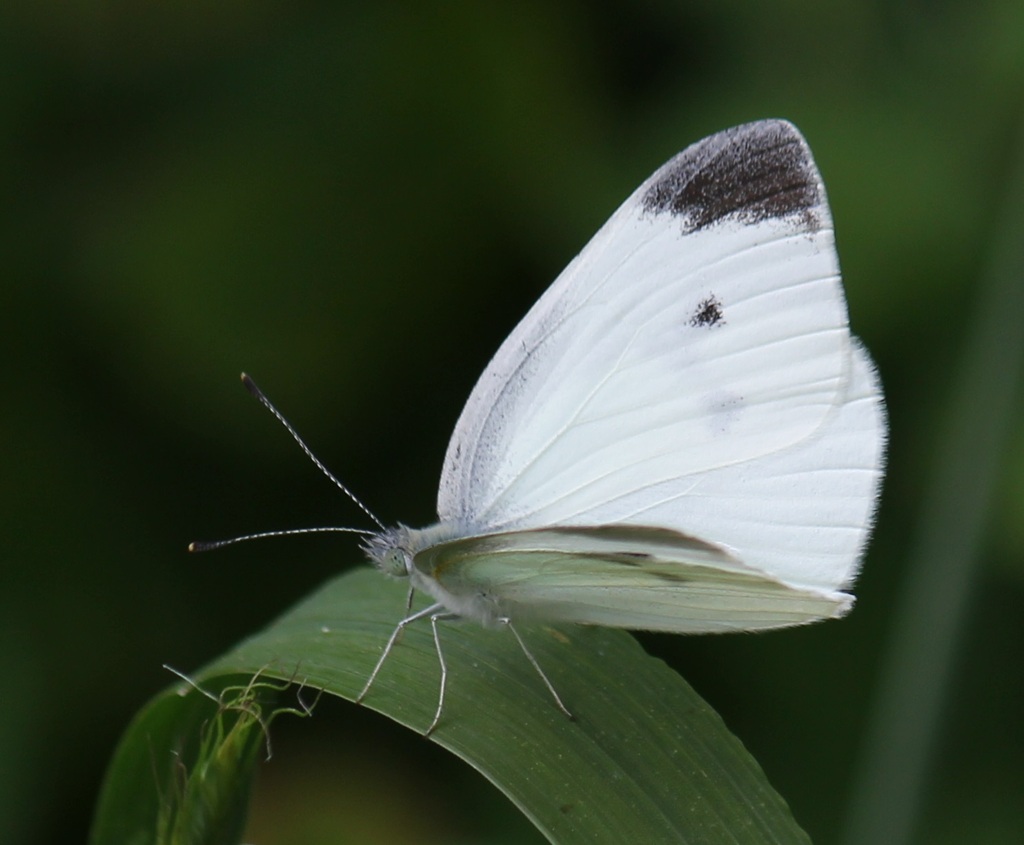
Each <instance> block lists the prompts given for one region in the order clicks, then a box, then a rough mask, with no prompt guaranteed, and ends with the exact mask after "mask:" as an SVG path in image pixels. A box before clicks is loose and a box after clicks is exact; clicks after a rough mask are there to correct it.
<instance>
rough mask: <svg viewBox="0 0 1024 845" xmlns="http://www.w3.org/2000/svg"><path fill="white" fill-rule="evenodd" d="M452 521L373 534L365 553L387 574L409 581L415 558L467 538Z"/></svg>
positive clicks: (403, 527) (365, 547)
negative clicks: (427, 549)
mask: <svg viewBox="0 0 1024 845" xmlns="http://www.w3.org/2000/svg"><path fill="white" fill-rule="evenodd" d="M464 535H465V532H460V531H459V530H458V528H457V527H456V526H455V525H454V524H453V523H450V522H442V523H438V524H436V525H431V526H430V527H428V528H409V526H407V525H402V524H401V523H399V524H398V525H396V526H395V527H394V528H386V529H385V530H383V531H381V532H379V533H377V534H372V535H370V536H369V537H368V538H367V540H366V542H365V543H364V544H363V551H364V552H365V553H366V556H367V557H368V558H369V559H370V560H371V561H372V563H373V565H374V566H376V567H377V568H378V569H379V570H380V571H381V572H383V573H384V574H385V575H391V576H393V577H396V578H405V577H408V576H410V575H412V574H413V573H414V571H415V567H414V565H413V558H414V557H415V556H416V554H417V553H419V552H420V551H422V550H423V549H426V548H429V547H430V546H435V545H437V544H438V543H443V542H445V541H446V540H451V539H453V538H455V537H458V536H464Z"/></svg>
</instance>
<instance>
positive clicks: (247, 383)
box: [242, 373, 263, 399]
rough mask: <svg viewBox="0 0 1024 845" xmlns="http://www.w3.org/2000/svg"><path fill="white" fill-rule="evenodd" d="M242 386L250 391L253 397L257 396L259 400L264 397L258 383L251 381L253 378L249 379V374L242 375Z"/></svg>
mask: <svg viewBox="0 0 1024 845" xmlns="http://www.w3.org/2000/svg"><path fill="white" fill-rule="evenodd" d="M242 386H243V387H244V388H245V389H246V390H248V391H249V392H250V393H251V394H252V395H253V396H255V397H256V398H257V399H259V398H260V396H262V395H263V391H261V390H260V389H259V388H258V387H257V386H256V382H254V381H253V380H252V379H251V378H250V377H249V374H248V373H242Z"/></svg>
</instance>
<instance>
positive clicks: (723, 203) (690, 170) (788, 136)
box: [641, 120, 824, 233]
mask: <svg viewBox="0 0 1024 845" xmlns="http://www.w3.org/2000/svg"><path fill="white" fill-rule="evenodd" d="M641 203H642V206H643V210H644V211H645V212H647V213H650V214H666V213H667V214H672V215H674V216H677V217H679V218H681V221H682V224H683V230H684V232H687V233H688V232H694V231H697V230H699V229H704V228H706V227H708V226H711V225H713V224H714V223H717V222H719V221H720V220H725V219H730V218H731V219H735V220H740V221H742V222H744V223H749V224H753V223H760V222H762V221H764V220H770V219H774V218H792V217H801V218H803V220H804V224H805V226H806V227H807V228H808V229H809V230H811V231H814V230H816V229H817V228H818V227H819V226H820V220H819V219H818V217H817V216H816V215H815V214H814V209H815V207H817V206H820V205H822V204H823V203H824V196H823V191H822V188H821V179H820V177H819V175H818V170H817V168H816V167H815V165H814V160H813V158H812V157H811V151H810V149H809V148H808V147H807V142H806V141H804V139H803V136H802V135H801V134H800V133H799V131H797V129H796V127H795V126H793V125H792V124H790V123H787V122H786V121H783V120H762V121H758V122H756V123H746V124H744V125H742V126H736V127H733V128H732V129H726V130H725V131H724V132H719V133H717V134H715V135H712V136H710V137H709V138H705V139H704V140H703V141H698V142H697V143H696V144H693V145H692V146H690V147H687V148H686V149H685V150H683V152H681V153H680V154H679V155H677V156H676V157H675V158H674V159H672V160H671V161H670V162H668V164H666V165H665V166H664V167H662V168H661V170H659V171H658V172H657V173H656V174H655V175H654V176H653V177H652V181H651V184H650V186H649V187H648V188H647V190H646V191H645V192H644V194H643V196H642V197H641Z"/></svg>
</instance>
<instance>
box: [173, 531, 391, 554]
mask: <svg viewBox="0 0 1024 845" xmlns="http://www.w3.org/2000/svg"><path fill="white" fill-rule="evenodd" d="M332 532H333V533H340V534H359V535H360V536H363V537H372V536H374V532H373V531H365V530H364V529H362V528H341V527H335V526H333V525H326V526H322V527H319V528H286V529H284V530H281V531H260V532H259V533H257V534H243V535H242V536H241V537H232V538H231V539H230V540H213V541H211V542H206V541H203V540H200V541H198V542H195V543H189V544H188V550H189V551H190V552H208V551H211V550H213V549H220V548H223V547H224V546H233V545H234V544H235V543H244V542H245V541H246V540H262V539H263V538H264V537H294V536H295V535H296V534H328V533H332Z"/></svg>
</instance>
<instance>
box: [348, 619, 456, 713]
mask: <svg viewBox="0 0 1024 845" xmlns="http://www.w3.org/2000/svg"><path fill="white" fill-rule="evenodd" d="M443 607H444V605H441V604H432V605H430V607H425V608H423V610H419V611H417V612H416V613H414V614H412V616H406V617H405V619H403V620H402V621H401V622H399V623H398V624H397V625H395V630H394V631H392V632H391V638H390V639H389V640H388V643H387V645H386V646H384V651H383V652H381V655H380V659H379V660H378V661H377V665H376V666H374V667H373V671H372V672H371V673H370V677H369V678H368V679H367V681H366V685H365V686H364V687H363V691H362V692H361V693H359V695H357V696H356V704H359V702H361V701H362V700H363V699H364V698H366V694H367V693H368V692H369V691H370V687H372V686H373V682H374V681H375V680H377V674H378V673H379V672H380V667H381V666H383V665H384V661H385V660H387V659H388V655H389V654H391V649H392V648H394V647H395V643H396V642H398V638H399V637H400V636H402V631H404V630H405V628H406V626H407V625H410V624H412V623H413V622H415V621H416V620H417V619H423V618H424V617H425V616H430V615H431V614H434V615H436V614H437V612H438V611H439V610H441V609H442V608H443ZM434 639H435V641H436V639H437V632H436V631H435V632H434Z"/></svg>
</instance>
